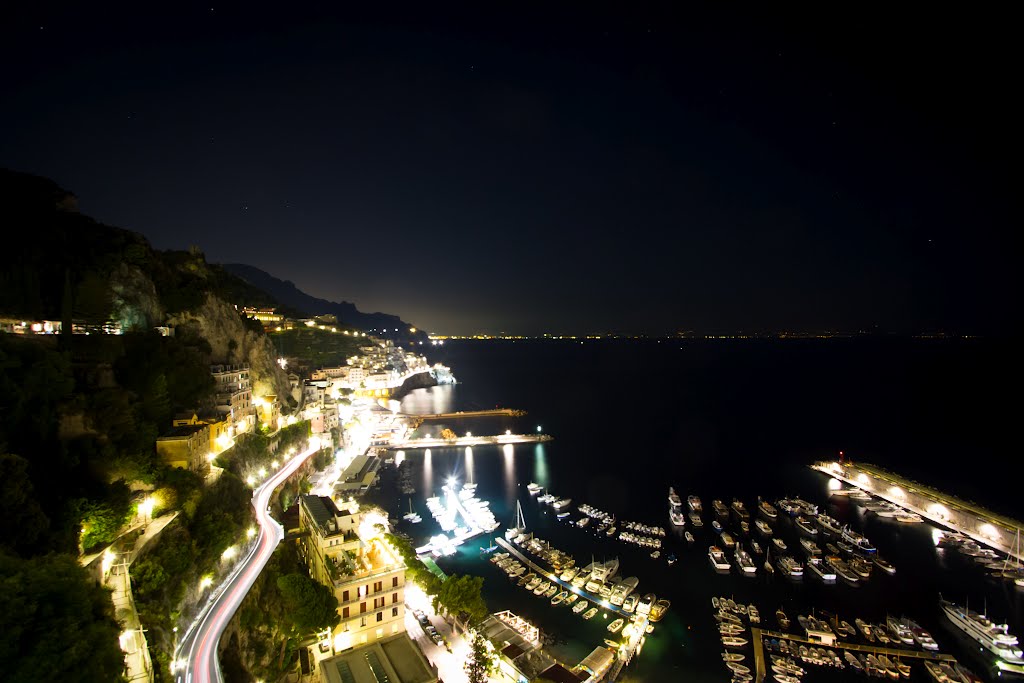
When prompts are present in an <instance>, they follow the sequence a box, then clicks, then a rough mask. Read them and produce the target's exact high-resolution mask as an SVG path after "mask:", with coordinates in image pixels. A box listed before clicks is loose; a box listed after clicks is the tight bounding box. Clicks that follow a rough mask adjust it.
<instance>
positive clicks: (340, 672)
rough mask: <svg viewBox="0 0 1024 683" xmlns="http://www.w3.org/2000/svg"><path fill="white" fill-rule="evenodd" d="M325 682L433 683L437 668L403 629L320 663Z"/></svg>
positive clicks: (321, 674) (435, 679)
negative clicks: (398, 632)
mask: <svg viewBox="0 0 1024 683" xmlns="http://www.w3.org/2000/svg"><path fill="white" fill-rule="evenodd" d="M320 677H321V678H322V679H323V680H325V681H327V683H380V682H382V681H388V682H389V683H436V681H437V672H436V671H434V669H433V668H432V667H431V666H430V664H429V662H427V660H426V659H425V658H424V657H423V655H422V654H421V653H420V651H419V649H418V648H417V647H416V646H415V645H414V644H413V642H412V641H411V640H410V639H409V636H408V635H406V634H405V633H401V634H399V635H397V636H394V637H393V638H388V639H387V640H383V641H379V642H376V643H373V644H372V645H366V646H363V647H358V648H355V649H353V650H349V651H347V652H344V653H342V654H340V655H337V656H336V657H331V658H330V659H325V660H323V661H322V662H321V663H320Z"/></svg>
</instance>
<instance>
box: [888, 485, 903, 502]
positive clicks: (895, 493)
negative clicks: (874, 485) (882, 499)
mask: <svg viewBox="0 0 1024 683" xmlns="http://www.w3.org/2000/svg"><path fill="white" fill-rule="evenodd" d="M889 495H891V496H892V497H893V498H899V499H901V500H902V499H904V498H906V497H907V494H905V493H903V489H901V488H900V487H899V486H893V487H890V489H889Z"/></svg>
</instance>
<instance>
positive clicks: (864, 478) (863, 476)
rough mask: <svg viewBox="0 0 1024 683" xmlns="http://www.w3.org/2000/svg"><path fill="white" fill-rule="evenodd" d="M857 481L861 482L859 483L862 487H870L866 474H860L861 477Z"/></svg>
mask: <svg viewBox="0 0 1024 683" xmlns="http://www.w3.org/2000/svg"><path fill="white" fill-rule="evenodd" d="M857 481H859V482H860V483H861V485H863V486H867V485H868V475H866V474H864V473H863V472H861V473H860V474H859V475H858V476H857Z"/></svg>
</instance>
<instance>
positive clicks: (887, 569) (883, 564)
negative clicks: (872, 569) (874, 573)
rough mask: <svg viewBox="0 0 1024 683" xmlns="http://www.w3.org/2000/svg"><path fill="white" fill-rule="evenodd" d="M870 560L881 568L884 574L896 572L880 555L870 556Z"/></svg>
mask: <svg viewBox="0 0 1024 683" xmlns="http://www.w3.org/2000/svg"><path fill="white" fill-rule="evenodd" d="M871 561H872V562H873V563H874V565H875V566H876V567H878V568H879V569H881V570H882V571H883V572H885V573H886V574H895V573H896V567H894V566H892V564H890V563H889V562H888V561H887V560H884V559H882V557H881V556H880V555H875V556H874V557H872V558H871Z"/></svg>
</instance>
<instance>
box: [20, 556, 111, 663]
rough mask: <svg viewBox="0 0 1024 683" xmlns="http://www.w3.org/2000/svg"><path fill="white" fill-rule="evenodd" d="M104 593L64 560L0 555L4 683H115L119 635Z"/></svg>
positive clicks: (69, 560) (70, 559)
mask: <svg viewBox="0 0 1024 683" xmlns="http://www.w3.org/2000/svg"><path fill="white" fill-rule="evenodd" d="M113 612H114V608H113V605H112V603H111V602H110V597H109V595H108V594H107V592H106V591H105V590H103V589H102V588H100V587H99V586H97V585H96V584H95V583H93V582H92V581H90V580H89V577H88V575H87V574H86V571H85V570H84V569H82V568H81V567H80V566H78V562H77V561H76V560H75V559H74V558H73V557H69V556H66V555H64V556H61V555H47V556H45V557H36V558H29V559H23V558H18V557H13V556H11V555H7V554H6V553H4V552H3V551H0V671H2V672H3V679H4V680H5V681H8V682H9V683H22V682H25V683H35V682H36V681H120V680H123V678H122V675H121V674H122V670H123V668H124V657H123V654H122V652H121V650H120V648H119V647H118V635H119V633H120V631H121V629H120V628H119V627H118V625H117V622H116V621H114V615H113Z"/></svg>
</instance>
